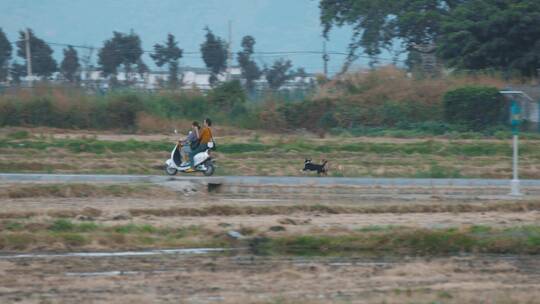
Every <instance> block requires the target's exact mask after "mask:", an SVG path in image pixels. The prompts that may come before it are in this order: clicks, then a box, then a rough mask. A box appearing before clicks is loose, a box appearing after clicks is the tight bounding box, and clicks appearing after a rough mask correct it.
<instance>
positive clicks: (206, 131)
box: [189, 118, 214, 171]
mask: <svg viewBox="0 0 540 304" xmlns="http://www.w3.org/2000/svg"><path fill="white" fill-rule="evenodd" d="M211 126H212V121H211V120H210V118H206V119H205V120H204V123H203V129H202V130H201V133H200V135H199V145H198V146H197V147H196V148H193V147H192V151H191V153H190V154H189V164H190V166H191V170H193V171H194V170H195V168H194V166H195V164H194V161H193V157H194V156H195V155H196V154H197V153H200V152H203V151H206V150H207V149H208V143H209V142H211V141H212V140H213V138H214V137H213V136H212V130H211V129H210V127H211Z"/></svg>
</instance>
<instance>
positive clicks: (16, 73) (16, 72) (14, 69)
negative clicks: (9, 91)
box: [9, 62, 26, 84]
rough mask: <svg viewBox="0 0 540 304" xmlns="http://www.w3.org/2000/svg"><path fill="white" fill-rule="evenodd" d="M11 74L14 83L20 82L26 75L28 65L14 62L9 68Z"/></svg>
mask: <svg viewBox="0 0 540 304" xmlns="http://www.w3.org/2000/svg"><path fill="white" fill-rule="evenodd" d="M9 75H10V76H11V82H12V83H14V84H20V83H21V78H22V77H24V76H26V67H25V66H24V65H23V64H20V63H17V62H14V63H13V64H12V65H11V67H10V69H9Z"/></svg>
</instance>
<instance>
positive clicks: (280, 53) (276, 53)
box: [11, 41, 405, 62]
mask: <svg viewBox="0 0 540 304" xmlns="http://www.w3.org/2000/svg"><path fill="white" fill-rule="evenodd" d="M11 43H12V44H16V43H17V42H11ZM45 43H46V44H49V45H53V46H64V47H69V46H71V47H74V48H80V49H101V48H100V47H95V46H88V45H77V44H69V43H59V42H49V41H45ZM110 51H111V52H126V50H114V49H113V50H110ZM132 51H133V52H141V53H146V54H154V53H155V51H150V50H135V49H133V50H132ZM128 53H129V51H128ZM182 54H183V55H198V54H200V52H199V51H182ZM324 54H325V52H324V51H310V50H298V51H259V52H254V53H253V55H256V56H261V57H282V56H292V55H324ZM326 54H327V55H338V56H349V53H347V52H339V51H327V52H326ZM356 57H358V58H364V59H370V60H376V61H388V62H405V60H402V59H397V58H384V57H374V56H369V55H356ZM186 58H187V56H186Z"/></svg>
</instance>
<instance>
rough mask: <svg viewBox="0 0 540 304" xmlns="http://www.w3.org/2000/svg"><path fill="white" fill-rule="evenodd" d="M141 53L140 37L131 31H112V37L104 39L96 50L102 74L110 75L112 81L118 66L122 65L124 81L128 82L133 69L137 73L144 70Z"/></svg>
mask: <svg viewBox="0 0 540 304" xmlns="http://www.w3.org/2000/svg"><path fill="white" fill-rule="evenodd" d="M142 54H143V50H142V47H141V39H140V38H139V36H138V35H137V34H135V33H134V32H133V31H131V32H130V33H129V34H125V33H120V32H113V37H112V38H111V39H109V40H106V41H105V42H104V43H103V48H101V49H100V50H99V52H98V64H99V65H100V67H101V71H102V72H103V75H105V76H112V78H111V79H112V80H113V81H114V79H116V75H117V74H118V68H119V67H120V66H122V67H123V68H124V71H125V73H126V83H127V84H129V83H130V82H131V75H132V72H133V71H134V70H136V71H138V72H139V73H140V72H141V70H145V68H144V67H145V65H144V62H143V61H142V60H141V56H142Z"/></svg>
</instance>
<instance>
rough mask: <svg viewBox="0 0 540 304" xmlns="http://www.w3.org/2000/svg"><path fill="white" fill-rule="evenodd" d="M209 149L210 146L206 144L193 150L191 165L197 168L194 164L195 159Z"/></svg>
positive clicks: (190, 156) (190, 155)
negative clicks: (198, 154)
mask: <svg viewBox="0 0 540 304" xmlns="http://www.w3.org/2000/svg"><path fill="white" fill-rule="evenodd" d="M207 149H208V146H207V145H206V144H200V145H199V146H198V147H197V148H195V149H192V150H191V153H189V165H190V166H192V167H193V166H195V164H194V163H193V157H194V156H195V155H197V153H201V152H203V151H206V150H207Z"/></svg>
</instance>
